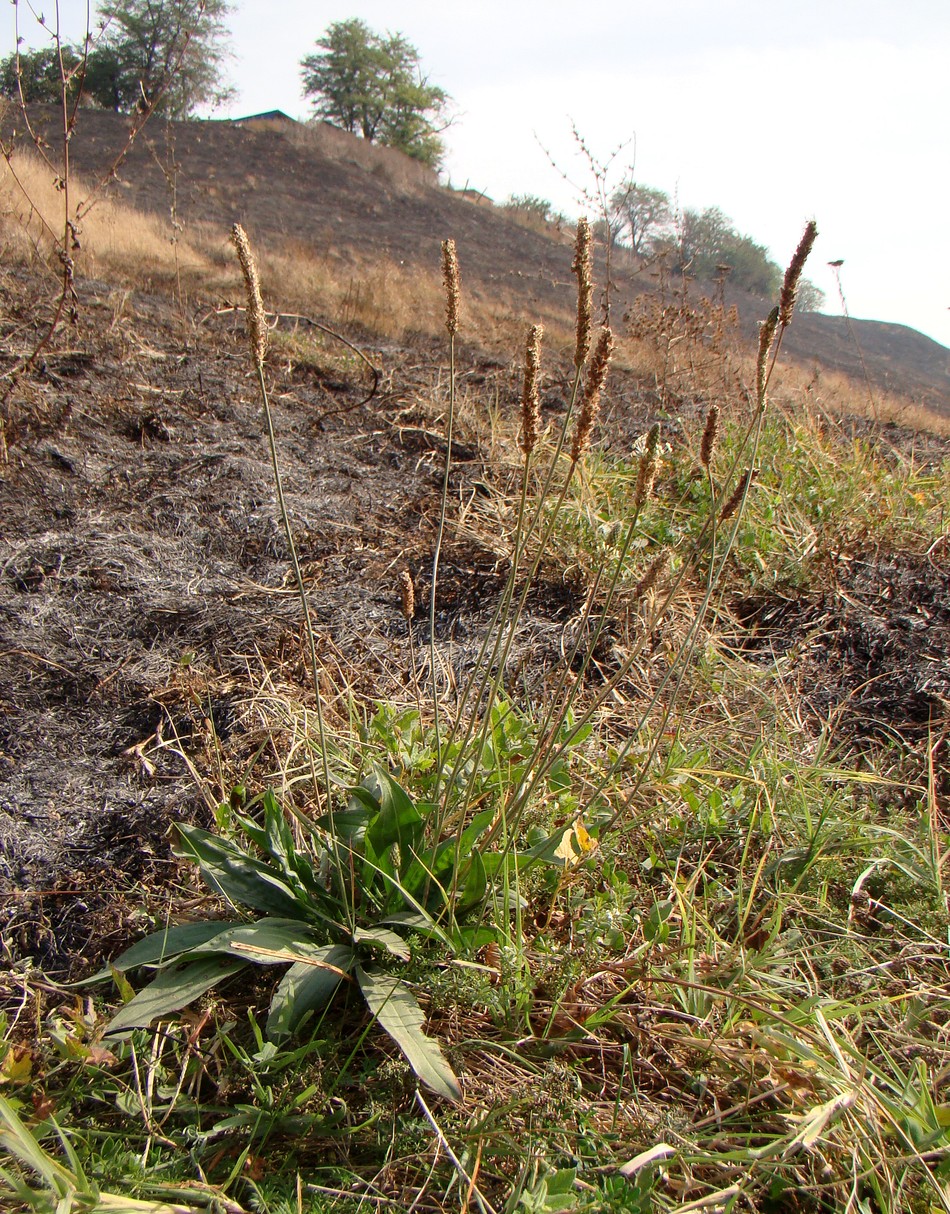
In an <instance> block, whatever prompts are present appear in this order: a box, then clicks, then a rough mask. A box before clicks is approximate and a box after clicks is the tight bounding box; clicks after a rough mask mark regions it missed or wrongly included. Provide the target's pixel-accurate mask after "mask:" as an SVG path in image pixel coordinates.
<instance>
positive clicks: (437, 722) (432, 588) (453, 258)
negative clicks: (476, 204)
mask: <svg viewBox="0 0 950 1214" xmlns="http://www.w3.org/2000/svg"><path fill="white" fill-rule="evenodd" d="M442 283H443V286H444V287H445V327H446V330H447V332H448V335H449V413H448V418H447V421H446V427H445V468H444V470H443V474H442V498H441V501H440V504H439V526H438V531H437V533H436V537H435V551H434V552H433V554H432V581H431V583H430V585H429V666H430V676H431V680H432V723H433V728H434V730H435V749H436V773H437V774H436V790H435V795H436V796H438V781H439V780H441V778H442V721H441V712H440V708H439V682H438V669H439V667H438V663H437V661H436V658H437V653H436V643H435V608H436V596H437V590H438V584H439V562H440V561H441V559H442V541H443V539H444V538H445V517H446V514H447V513H448V508H449V475H450V472H451V468H452V440H453V436H454V433H455V391H456V383H455V378H456V377H455V336H456V334H457V333H458V327H459V304H460V302H461V278H460V275H459V262H458V254H457V253H456V251H455V241H454V240H443V241H442Z"/></svg>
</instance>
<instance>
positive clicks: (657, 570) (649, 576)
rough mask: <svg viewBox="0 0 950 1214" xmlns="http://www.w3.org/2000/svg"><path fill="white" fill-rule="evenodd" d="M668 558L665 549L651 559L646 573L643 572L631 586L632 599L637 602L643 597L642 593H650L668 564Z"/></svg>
mask: <svg viewBox="0 0 950 1214" xmlns="http://www.w3.org/2000/svg"><path fill="white" fill-rule="evenodd" d="M669 560H670V554H669V553H668V552H665V551H664V552H661V553H660V554H659V555H658V556H655V557H654V558H653V560H652V561H651V562H650V564H649V565H648V566H647V571H646V573H644V575H643V577H642V578H641V579H640V580H639V582H637V584H636V586H634V588H633V601H634V602H635V603H638V602H639V601H640V599H642V598H643V597H644V595H647V594H649V593H650V591H651V590H652V589H653V587H654V586H655V585H656V584H657V582H658V581H659V580H660V577H661V575H662V574H663V572H664V571H665V569H666V566H667V565H668V564H669Z"/></svg>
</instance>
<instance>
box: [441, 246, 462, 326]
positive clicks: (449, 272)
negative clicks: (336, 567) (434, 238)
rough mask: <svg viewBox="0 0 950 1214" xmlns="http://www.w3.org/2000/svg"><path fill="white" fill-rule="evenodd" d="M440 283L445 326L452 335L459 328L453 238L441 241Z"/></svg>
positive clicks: (458, 283) (459, 281)
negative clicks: (443, 290)
mask: <svg viewBox="0 0 950 1214" xmlns="http://www.w3.org/2000/svg"><path fill="white" fill-rule="evenodd" d="M442 283H443V285H444V287H445V327H446V329H447V330H448V331H449V334H450V335H451V336H452V337H454V336H455V334H456V333H457V332H458V329H459V301H460V299H461V279H460V278H459V259H458V254H457V253H456V252H455V241H454V240H443V241H442Z"/></svg>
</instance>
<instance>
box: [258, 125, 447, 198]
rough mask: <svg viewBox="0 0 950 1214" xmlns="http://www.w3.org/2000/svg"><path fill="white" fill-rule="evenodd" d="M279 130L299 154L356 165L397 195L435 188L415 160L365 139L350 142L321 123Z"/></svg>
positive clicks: (426, 170) (435, 179) (435, 182)
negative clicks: (308, 154) (383, 182)
mask: <svg viewBox="0 0 950 1214" xmlns="http://www.w3.org/2000/svg"><path fill="white" fill-rule="evenodd" d="M280 130H281V132H282V133H283V134H284V135H286V136H287V138H288V139H289V140H290V142H291V143H292V144H293V145H294V147H296V148H297V149H298V150H299V151H301V152H303V153H306V152H307V151H308V150H312V151H314V152H316V153H317V154H318V155H319V156H321V157H327V158H328V159H330V160H336V161H341V162H345V163H350V164H355V165H358V166H359V167H360V168H361V169H365V170H366V171H367V172H369V173H373V174H374V176H377V177H381V178H382V179H383V180H384V181H385V182H386V183H387V184H388V185H390V186H392V187H393V188H394V189H396V190H397V191H398V192H400V193H403V194H415V193H418V192H420V191H422V190H431V189H435V188H437V187H438V184H439V179H438V175H437V174H436V172H435V170H434V169H430V168H426V166H425V165H424V164H420V163H419V161H418V160H413V159H411V158H410V157H409V156H405V155H403V153H402V152H397V151H394V150H393V148H386V147H381V146H380V145H379V144H377V143H370V142H369V141H368V140H366V139H354V137H353V136H352V135H350V134H348V133H347V132H346V131H341V130H338V129H337V128H336V127H332V126H329V125H328V124H327V123H325V122H316V123H307V124H303V123H297V124H296V125H295V126H292V127H291V126H281V127H280Z"/></svg>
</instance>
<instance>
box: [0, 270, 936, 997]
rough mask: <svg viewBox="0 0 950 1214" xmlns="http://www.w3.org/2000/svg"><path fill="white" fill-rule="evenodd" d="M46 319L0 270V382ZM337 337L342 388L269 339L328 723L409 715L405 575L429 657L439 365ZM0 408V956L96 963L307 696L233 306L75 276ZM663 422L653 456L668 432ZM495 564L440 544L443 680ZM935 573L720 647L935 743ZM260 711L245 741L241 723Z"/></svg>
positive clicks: (849, 578) (533, 628) (469, 636)
mask: <svg viewBox="0 0 950 1214" xmlns="http://www.w3.org/2000/svg"><path fill="white" fill-rule="evenodd" d="M51 314H52V304H51V302H50V284H49V279H48V277H44V276H42V275H40V274H39V272H37V273H36V274H35V275H34V274H33V273H32V272H30V271H28V270H26V269H24V268H23V267H18V268H17V269H16V270H15V271H11V270H6V271H3V272H0V333H2V336H3V343H2V347H3V358H4V361H5V364H6V369H7V370H8V371H9V370H10V369H11V368H12V367H13V366H14V365H15V363H16V360H17V359H18V358H19V357H20V356H22V355H23V354H26V353H28V352H29V351H30V350H31V349H33V347H34V345H35V343H36V341H37V339H38V337H39V335H40V334H41V333H42V332H43V331H44V327H45V325H46V323H47V322H48V320H49V318H50V316H51ZM350 336H351V337H353V338H354V340H357V341H358V340H359V335H353V334H351V335H350ZM304 349H305V354H304V353H301V351H302V350H304ZM365 349H366V351H367V353H368V355H369V357H370V358H371V359H373V361H375V362H376V363H377V365H379V366H380V368H381V370H382V376H381V380H380V384H379V388H378V390H377V391H376V392H375V394H374V395H372V396H371V398H370V399H367V396H368V393H369V389H370V387H371V385H372V379H371V377H370V376H369V375H368V374H367V373H366V371H365V368H363V367H362V366H361V364H360V363H359V362H358V361H356V360H354V359H353V358H352V357H351V356H349V355H347V354H346V352H345V351H341V348H339V347H336V346H334V345H333V344H332V343H329V344H310V345H308V346H306V347H303V346H300V345H298V346H296V347H295V346H293V345H288V344H287V343H281V342H280V341H279V340H277V339H276V338H275V339H274V340H273V341H272V345H271V352H270V355H269V360H268V380H269V383H270V386H271V391H272V402H273V408H274V414H275V421H276V427H277V435H278V446H279V459H280V463H281V467H282V470H283V475H284V484H285V490H286V496H287V501H288V505H289V508H290V512H291V515H292V518H293V524H294V531H295V534H296V536H297V540H298V544H299V549H300V556H301V561H302V564H303V569H304V576H305V580H306V583H307V589H308V593H309V599H310V605H311V610H312V613H313V617H314V621H315V624H316V631H317V638H318V649H319V656H320V662H321V666H322V668H323V670H324V677H325V679H326V684H325V686H324V687H323V689H322V690H323V693H324V695H325V697H326V699H327V702H328V704H329V706H330V715H331V719H332V718H333V715H334V713H336V714H338V716H339V718H340V719H345V717H346V713H347V711H348V697H349V696H350V694H351V693H352V694H354V695H356V696H357V697H360V698H362V700H363V701H364V702H370V703H371V702H372V701H373V699H374V698H385V697H387V696H390V695H401V696H402V697H403V698H405V699H406V700H410V699H411V698H412V692H411V669H412V667H411V660H410V651H409V646H408V642H407V625H406V622H405V621H404V620H403V619H402V618H401V615H400V601H399V593H398V587H397V577H398V573H399V571H400V569H402V568H404V567H408V568H409V569H410V570H411V572H412V574H413V576H414V578H415V581H416V587H417V592H418V598H419V603H420V606H419V609H418V616H419V618H417V619H416V621H415V622H414V624H413V627H414V629H415V630H416V634H415V635H416V642H417V644H416V655H415V660H416V662H417V663H418V664H419V666H420V668H421V670H422V677H424V666H425V662H426V661H427V655H426V647H425V641H426V627H427V624H426V620H425V619H424V618H422V617H423V616H424V615H425V608H424V603H425V598H426V589H427V583H428V577H429V573H428V569H429V563H430V561H431V554H432V550H433V545H434V542H435V534H436V525H437V519H438V511H439V495H440V490H441V477H442V468H443V461H444V454H445V440H444V437H443V435H444V428H443V426H444V412H445V390H446V375H445V374H444V371H443V372H442V373H441V374H439V371H438V368H439V364H440V361H441V360H442V358H443V352H442V350H441V349H440V347H439V346H437V345H435V344H429V345H426V344H420V345H418V346H414V347H406V348H399V349H396V348H391V347H390V348H387V349H382V350H381V349H379V348H373V347H372V346H371V345H369V346H366V347H365ZM459 365H460V376H461V378H462V382H463V384H466V383H469V384H470V385H471V386H474V387H477V389H478V392H479V393H480V394H482V395H483V399H484V400H486V401H496V400H497V402H498V405H499V407H500V408H501V410H502V411H503V412H504V411H505V410H513V409H514V408H515V403H516V400H517V396H518V391H519V387H520V385H519V369H518V366H517V364H516V361H515V360H512V362H511V363H510V364H503V363H500V362H498V361H497V360H494V361H493V360H491V359H488V358H487V357H486V356H484V355H480V354H479V353H478V352H477V351H471V350H464V349H463V351H462V352H461V356H460V360H459ZM549 383H550V384H551V387H550V388H549V391H548V393H547V395H546V398H545V409H546V410H548V411H550V412H552V413H556V412H557V410H558V409H559V408H560V407H563V400H562V396H561V395H560V394H559V393H560V390H559V388H558V386H557V384H558V379H557V375H552V377H551V379H550V381H549ZM473 395H474V394H473ZM609 395H610V400H609V402H608V405H609V411H610V413H611V434H612V441H613V442H618V441H621V436H623V435H627V436H632V435H634V434H637V433H640V432H642V429H643V428H644V427H645V425H647V424H649V423H650V421H652V420H653V417H652V411H651V405H650V402H649V401H648V400H644V399H641V397H640V396H639V394H638V391H637V388H636V385H635V384H634V383H633V381H628V380H625V379H624V377H623V376H622V375H621V374H619V373H618V375H617V376H616V378H615V379H614V380H613V381H612V386H611V390H610V394H609ZM4 414H5V438H6V443H7V459H6V462H4V463H0V907H2V910H0V943H2V946H3V949H4V952H5V955H6V957H7V959H8V960H9V962H10V963H16V964H24V963H25V961H26V959H31V960H32V962H33V963H35V964H37V965H39V966H42V967H44V968H45V969H46V970H47V972H49V973H50V974H52V975H55V976H59V977H62V976H64V975H66V974H70V973H71V974H76V973H78V972H81V971H82V972H84V971H85V970H86V969H87V968H88V967H89V965H91V964H93V963H95V962H97V961H98V960H99V959H100V958H101V957H103V956H107V955H109V954H112V953H114V952H115V951H117V949H118V948H119V947H121V946H122V945H123V944H124V943H126V942H127V940H128V939H129V937H130V936H131V935H132V934H134V932H136V931H137V930H140V927H141V916H142V913H143V911H144V912H145V913H149V912H150V911H152V910H154V911H155V912H156V913H159V914H160V913H161V906H162V897H163V892H166V891H167V890H168V889H169V888H171V887H172V886H176V887H177V888H178V896H179V898H180V899H182V898H184V899H187V898H188V897H198V896H199V894H200V891H199V890H198V889H197V888H193V881H194V878H193V876H192V874H191V873H190V870H187V869H180V868H179V866H178V864H177V862H176V861H175V859H174V857H173V855H172V853H171V841H170V834H171V832H170V829H169V828H170V826H171V825H172V824H173V823H174V822H175V821H176V820H177V819H179V818H181V817H187V818H191V819H195V818H197V819H204V820H207V815H208V803H209V802H213V801H214V800H215V799H216V798H218V797H221V796H225V795H227V792H228V787H229V781H230V780H232V779H234V778H236V777H237V775H239V774H240V772H241V771H242V770H243V765H244V764H245V763H247V762H248V761H249V759H250V757H251V756H252V755H253V754H254V753H255V752H256V751H257V750H258V749H259V748H261V747H262V746H263V747H264V750H265V756H264V760H263V761H264V762H265V763H266V762H268V761H270V759H271V757H272V756H270V755H268V754H267V753H266V749H267V734H268V729H272V730H273V729H277V730H279V724H278V725H275V724H274V721H275V720H278V718H279V715H280V712H279V708H280V703H281V698H282V697H283V698H284V699H287V700H295V701H296V702H297V703H300V702H304V703H306V702H307V700H308V698H309V697H310V690H309V688H308V679H307V673H306V666H305V662H304V656H303V655H304V650H303V646H302V638H301V614H300V607H299V603H298V601H297V598H296V593H295V591H294V587H293V584H292V580H291V578H290V575H289V563H288V560H287V555H286V548H285V543H284V537H283V534H282V531H281V527H280V524H279V520H278V517H277V512H276V505H275V492H274V483H273V475H272V471H271V465H270V458H269V453H268V449H267V445H266V440H265V437H264V428H263V421H262V414H261V408H260V403H259V400H258V396H257V386H256V380H255V379H254V378H253V377H252V375H251V371H250V366H249V360H248V355H247V350H246V345H245V342H244V337H243V333H242V331H241V329H240V326H239V323H238V322H237V321H236V320H235V317H234V315H233V314H230V313H229V314H223V315H222V314H218V313H216V311H215V309H214V308H213V307H210V306H196V307H195V308H194V309H193V310H192V311H189V313H188V315H186V316H183V315H182V314H181V312H180V311H179V309H178V308H177V307H176V305H175V304H174V303H173V302H172V301H171V300H169V299H165V298H163V297H158V296H146V295H136V294H134V293H133V294H130V293H129V292H127V291H125V290H119V289H115V288H112V287H110V286H108V285H107V284H104V283H93V282H87V283H83V284H80V310H79V319H78V322H77V324H76V325H74V326H66V327H63V328H61V329H60V330H59V331H58V332H57V334H56V336H55V337H54V339H53V341H52V342H51V343H50V345H49V346H48V347H47V348H46V349H45V350H44V352H43V354H42V355H41V357H40V358H39V359H38V360H37V362H36V363H35V365H33V366H32V367H31V368H30V369H29V370H28V371H27V372H25V373H24V374H22V375H21V376H20V377H19V378H18V379H17V381H16V387H15V389H14V390H13V392H12V393H11V394H10V396H9V398H8V400H7V401H6V404H5V406H4ZM482 421H483V422H484V424H483V425H480V424H479V419H477V418H471V417H470V418H469V419H468V420H467V421H466V420H465V419H463V420H462V422H461V425H460V430H459V434H458V442H457V445H456V446H455V448H454V467H453V473H452V480H451V500H452V502H453V507H452V511H453V517H455V516H456V514H458V513H460V512H461V510H462V507H463V506H464V504H465V503H466V502H468V501H470V500H471V498H472V496H473V495H478V494H481V493H485V492H489V491H491V488H490V487H491V484H492V478H493V477H494V476H496V475H497V474H498V472H497V469H496V468H493V467H492V465H491V463H490V461H489V458H488V446H489V436H490V434H491V428H490V425H489V424H488V419H487V418H485V419H482ZM688 422H689V427H690V428H691V429H693V430H695V424H694V423H695V422H696V419H695V418H693V417H690V418H689V419H688ZM700 424H701V422H700ZM664 429H665V436H666V437H668V438H669V439H671V440H672V441H677V433H678V431H679V429H680V427H679V419H677V418H675V417H671V418H667V419H666V420H665V421H664ZM894 435H895V431H894V430H893V429H891V430H889V432H888V441H889V442H891V443H893V442H894V441H895V437H894ZM912 438H913V436H909V437H908V441H911V440H912ZM622 441H626V439H623V440H622ZM935 441H936V440H935ZM498 551H499V543H498V537H497V536H496V537H486V539H485V542H484V543H480V542H479V541H478V539H477V538H473V536H472V534H471V532H470V531H468V530H465V531H463V530H460V529H458V528H456V527H455V526H454V524H453V525H450V526H449V528H448V534H447V537H446V546H445V550H444V558H443V564H442V570H441V574H440V586H441V592H440V596H439V603H438V618H437V643H438V646H439V650H440V655H441V656H440V661H442V662H444V663H445V665H446V667H448V666H449V665H453V666H454V667H455V668H456V669H459V670H463V669H464V668H465V664H466V662H469V661H470V660H471V654H472V653H473V652H474V650H475V648H476V646H477V640H478V637H479V633H480V628H482V627H483V625H484V623H485V621H486V619H487V615H488V612H489V611H490V608H491V606H492V604H493V596H494V595H495V594H496V593H497V591H498V588H499V587H500V584H501V581H502V580H503V578H504V574H505V567H504V564H503V558H500V557H499V555H498ZM948 565H950V558H948V554H947V552H946V550H943V551H935V552H933V553H931V554H930V556H929V557H928V558H918V559H916V560H915V561H914V562H911V561H909V560H905V559H904V558H902V557H900V556H887V557H879V558H875V559H874V560H870V559H869V560H867V561H862V560H859V559H855V560H854V561H852V562H851V563H850V564H849V565H847V566H843V567H842V568H841V570H840V571H839V576H838V580H837V584H836V585H834V586H833V587H831V588H829V591H828V594H827V596H826V597H825V598H824V599H823V600H822V601H821V603H820V604H816V603H815V602H814V601H811V600H809V601H808V602H795V603H788V604H779V605H778V607H776V605H775V604H774V603H773V602H765V601H762V602H759V603H750V604H747V606H746V608H745V609H743V610H744V614H743V616H742V618H743V620H744V624H745V629H746V632H747V638H748V644H749V645H750V646H753V647H755V648H757V649H758V650H759V652H762V653H764V652H766V651H767V652H768V655H769V657H771V656H772V654H773V653H775V654H776V655H778V656H781V654H782V653H786V652H788V650H789V648H790V647H791V646H793V645H798V646H799V647H800V649H801V652H802V654H803V657H802V661H801V663H800V664H799V665H798V667H797V669H798V671H799V674H800V676H801V678H802V681H803V682H808V683H810V684H811V685H812V688H813V690H812V692H810V693H809V702H811V703H812V704H813V708H814V711H815V713H816V714H818V715H819V716H825V717H827V716H829V715H834V714H836V713H837V714H838V715H839V716H840V717H841V719H842V721H845V722H846V723H847V722H848V721H849V720H850V717H849V714H852V715H854V714H856V717H855V724H854V726H853V728H854V729H855V730H856V731H859V723H861V722H868V721H872V720H877V721H878V726H876V727H875V728H879V731H880V730H883V731H885V732H886V731H887V730H888V729H893V730H894V731H898V732H902V733H906V731H907V730H908V728H910V727H911V726H913V727H914V728H916V729H918V730H920V729H924V728H926V727H927V725H930V726H931V727H933V726H934V724H935V723H936V722H937V721H938V718H940V714H941V712H943V718H942V719H943V720H945V718H946V713H945V709H946V697H947V695H948V694H950V692H948V686H947V675H946V671H947V668H948V661H950V621H948V609H947V603H948V596H947V591H948V581H947V577H948V575H947V568H948ZM582 593H583V587H575V586H572V585H565V584H564V583H563V582H562V581H560V580H559V574H558V571H557V570H552V571H550V572H549V573H548V575H547V582H546V583H545V584H543V585H542V586H541V588H540V590H539V592H538V593H537V594H535V595H534V596H533V597H532V600H531V611H530V613H529V616H528V618H527V619H526V620H525V621H524V625H523V627H522V631H521V634H520V635H519V639H518V643H517V644H516V646H515V648H514V651H513V653H512V657H511V661H512V664H513V668H514V669H515V670H517V672H518V674H517V682H518V684H519V685H524V684H525V682H526V681H527V682H530V678H528V677H527V676H526V673H525V672H526V671H528V672H529V674H530V670H531V668H532V666H533V667H535V668H537V669H538V670H540V671H541V673H540V675H539V676H538V677H539V679H543V672H544V669H550V666H551V664H552V663H553V662H555V661H557V660H559V654H560V653H561V645H560V638H561V632H562V630H563V629H564V628H565V627H566V626H568V622H569V619H570V617H571V616H572V614H574V613H575V612H576V608H577V604H578V602H579V601H580V597H581V596H582ZM786 673H787V672H786ZM814 688H818V689H819V690H818V691H817V692H816V691H814ZM264 700H267V701H268V703H269V705H270V710H269V711H270V717H269V718H268V721H269V724H268V725H267V726H266V727H265V724H264V721H263V717H262V713H261V712H260V711H258V709H257V707H255V705H256V704H259V703H260V702H263V701H264ZM860 729H864V725H863V724H860ZM871 732H873V731H871Z"/></svg>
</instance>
